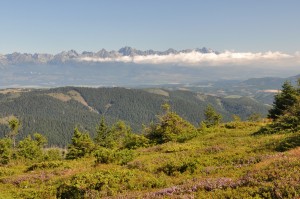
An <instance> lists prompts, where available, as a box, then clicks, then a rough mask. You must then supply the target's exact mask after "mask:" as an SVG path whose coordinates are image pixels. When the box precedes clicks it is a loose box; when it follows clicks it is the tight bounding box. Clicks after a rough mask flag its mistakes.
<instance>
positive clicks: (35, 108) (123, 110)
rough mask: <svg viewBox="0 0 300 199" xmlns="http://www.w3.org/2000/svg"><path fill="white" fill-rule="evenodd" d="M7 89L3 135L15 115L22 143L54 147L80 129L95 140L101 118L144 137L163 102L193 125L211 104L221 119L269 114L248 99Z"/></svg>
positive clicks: (2, 100)
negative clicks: (36, 140)
mask: <svg viewBox="0 0 300 199" xmlns="http://www.w3.org/2000/svg"><path fill="white" fill-rule="evenodd" d="M4 91H5V90H4ZM4 91H2V92H0V118H2V119H1V122H0V137H4V136H5V135H6V134H7V133H8V132H9V129H8V127H7V125H6V122H7V118H8V117H10V116H15V117H17V118H19V120H20V122H21V128H20V133H19V134H18V136H17V139H18V140H20V139H22V138H24V137H26V136H27V135H28V134H33V133H35V132H38V133H41V134H42V135H44V136H46V137H47V138H48V140H49V144H50V145H52V146H60V147H65V146H66V145H67V144H68V143H69V141H70V139H71V136H72V133H73V130H74V127H76V126H77V127H78V128H80V129H82V130H83V131H87V132H89V133H90V135H91V136H92V137H94V136H95V133H96V130H95V124H97V123H98V122H99V121H100V118H101V116H105V118H106V120H107V122H108V123H109V124H113V123H115V122H117V121H118V120H122V121H125V123H126V124H128V125H130V126H131V128H132V129H133V131H134V132H135V133H138V134H140V133H141V131H142V125H143V124H145V125H148V124H150V123H151V122H155V121H156V115H158V114H160V113H161V105H162V104H163V103H165V102H167V103H169V104H170V105H171V107H172V109H173V110H174V111H175V112H176V113H178V114H179V115H180V116H181V117H182V118H184V119H186V120H187V121H189V122H191V123H192V124H193V125H195V126H198V125H199V123H200V122H201V121H202V120H203V119H204V109H205V108H206V107H207V106H208V105H209V104H211V105H212V106H213V107H214V108H215V109H216V111H217V112H219V113H220V114H222V115H223V121H230V120H231V119H232V115H233V114H235V115H238V116H239V117H241V118H242V119H243V120H246V119H247V118H248V117H249V116H251V115H252V114H254V113H259V114H261V115H262V116H265V115H266V114H267V110H268V108H269V107H268V106H265V105H263V104H260V103H258V102H256V101H255V100H253V99H251V98H247V97H242V98H220V97H215V96H209V95H204V94H200V93H194V92H189V91H169V90H161V89H148V90H142V89H126V88H84V87H62V88H53V89H24V90H18V92H16V91H14V90H11V91H7V92H4Z"/></svg>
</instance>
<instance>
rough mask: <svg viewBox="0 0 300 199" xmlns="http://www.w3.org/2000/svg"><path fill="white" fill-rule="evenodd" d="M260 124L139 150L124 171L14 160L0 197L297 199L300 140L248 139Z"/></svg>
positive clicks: (3, 171) (90, 162) (84, 162)
mask: <svg viewBox="0 0 300 199" xmlns="http://www.w3.org/2000/svg"><path fill="white" fill-rule="evenodd" d="M262 125H263V124H259V123H240V124H239V125H238V127H237V128H235V129H234V128H230V129H228V128H226V126H225V125H222V126H219V127H216V128H211V129H207V130H206V131H205V132H202V133H200V134H199V135H198V136H197V137H195V138H194V139H192V140H189V141H187V142H185V143H175V142H168V143H165V144H162V145H156V146H152V147H148V148H140V149H137V150H136V151H135V154H136V155H135V157H134V159H133V160H132V161H130V162H128V163H127V164H125V165H123V166H120V165H116V164H96V163H95V158H93V157H90V158H84V159H78V160H62V161H56V162H48V163H47V162H45V163H35V162H28V161H27V162H26V161H17V160H13V161H12V162H11V163H10V164H9V165H7V166H2V167H0V199H2V198H5V199H6V198H45V199H47V198H49V199H50V198H57V196H59V197H61V198H64V197H65V198H68V197H69V198H102V197H107V198H118V197H119V198H120V197H123V198H188V197H195V198H297V197H299V196H300V184H299V182H300V148H297V146H299V145H300V144H299V145H298V143H299V137H300V135H299V136H298V134H274V135H253V134H254V133H255V132H257V131H258V130H259V128H260V127H261V126H262ZM291 140H294V142H292V143H291V144H288V143H289V141H291ZM280 151H284V152H280Z"/></svg>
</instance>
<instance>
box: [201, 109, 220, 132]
mask: <svg viewBox="0 0 300 199" xmlns="http://www.w3.org/2000/svg"><path fill="white" fill-rule="evenodd" d="M204 116H205V120H204V121H203V122H204V123H205V125H206V127H212V126H216V125H218V124H219V123H220V122H221V120H222V116H221V114H219V113H217V112H216V111H215V109H214V108H213V107H212V106H211V105H208V106H207V108H206V109H205V111H204Z"/></svg>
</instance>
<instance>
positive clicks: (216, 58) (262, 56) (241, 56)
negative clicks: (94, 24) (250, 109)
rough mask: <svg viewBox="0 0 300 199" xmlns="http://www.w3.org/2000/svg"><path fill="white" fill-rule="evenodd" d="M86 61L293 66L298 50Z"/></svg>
mask: <svg viewBox="0 0 300 199" xmlns="http://www.w3.org/2000/svg"><path fill="white" fill-rule="evenodd" d="M80 61H86V62H104V63H105V62H123V63H136V64H175V65H184V66H191V67H199V66H222V65H260V66H264V65H272V66H277V65H278V66H283V65H284V66H295V65H298V64H299V63H300V52H296V53H294V54H286V53H282V52H278V51H277V52H271V51H269V52H258V53H253V52H234V51H225V52H222V53H218V54H217V53H201V52H196V51H192V52H188V53H182V52H181V53H178V54H168V55H157V54H155V55H145V56H143V55H135V56H118V57H114V58H99V57H81V58H80Z"/></svg>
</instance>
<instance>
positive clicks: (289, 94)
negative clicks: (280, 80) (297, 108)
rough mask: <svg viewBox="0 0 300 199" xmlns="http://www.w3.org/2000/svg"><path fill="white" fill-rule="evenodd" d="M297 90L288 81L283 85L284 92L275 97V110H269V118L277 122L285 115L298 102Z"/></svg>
mask: <svg viewBox="0 0 300 199" xmlns="http://www.w3.org/2000/svg"><path fill="white" fill-rule="evenodd" d="M297 95H299V94H298V92H297V89H296V88H295V87H293V86H292V85H291V82H289V81H286V82H284V84H283V85H282V90H281V92H279V93H278V94H277V95H275V96H274V102H273V108H272V109H270V110H269V115H268V118H270V119H274V120H276V119H277V118H278V117H279V116H281V115H283V114H284V113H285V112H286V111H287V110H288V109H289V108H290V107H292V106H293V105H294V104H295V103H296V101H297Z"/></svg>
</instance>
